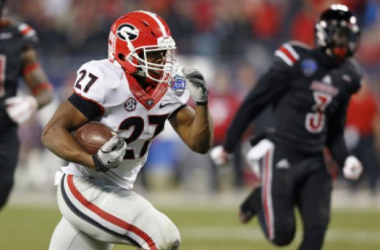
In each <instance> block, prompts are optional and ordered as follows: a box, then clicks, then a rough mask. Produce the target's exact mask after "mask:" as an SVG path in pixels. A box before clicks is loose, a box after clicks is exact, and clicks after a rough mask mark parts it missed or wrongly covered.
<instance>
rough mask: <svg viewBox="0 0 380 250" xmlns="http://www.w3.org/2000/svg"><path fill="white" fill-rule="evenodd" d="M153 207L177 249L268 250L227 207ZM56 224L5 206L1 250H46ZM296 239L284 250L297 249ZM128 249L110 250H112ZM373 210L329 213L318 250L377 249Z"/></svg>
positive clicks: (41, 213)
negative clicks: (171, 230) (178, 240)
mask: <svg viewBox="0 0 380 250" xmlns="http://www.w3.org/2000/svg"><path fill="white" fill-rule="evenodd" d="M158 208H159V209H160V210H161V211H162V212H164V213H166V214H167V215H168V216H169V217H170V218H171V219H172V220H173V221H174V222H175V224H176V225H177V226H178V228H179V230H180V232H181V236H182V246H181V250H194V249H196V250H214V249H217V250H235V249H236V250H248V249H249V250H255V249H258V250H271V249H279V248H276V247H275V246H273V245H271V244H269V243H268V242H267V241H266V240H264V238H263V235H262V233H261V231H260V229H259V227H258V226H257V221H256V220H254V221H253V222H251V223H250V224H248V225H240V224H238V222H237V220H236V211H235V208H234V207H232V206H227V207H220V206H212V207H207V206H199V207H197V206H191V207H181V206H175V207H174V208H170V206H165V207H162V208H160V207H159V206H158ZM59 219H60V213H59V211H58V209H57V208H56V207H54V206H53V207H46V206H45V207H36V206H33V207H25V206H17V205H9V206H8V207H6V208H5V209H4V210H3V211H2V212H1V213H0V249H1V250H42V249H47V248H48V244H49V239H50V236H51V233H52V231H53V229H54V227H55V225H56V223H57V222H58V221H59ZM300 238H301V234H300V233H299V232H298V234H297V236H296V239H295V240H294V242H293V243H292V244H291V245H290V246H287V247H284V248H281V249H284V250H290V249H292V250H294V249H297V245H298V243H299V241H300ZM122 249H134V248H131V247H126V246H115V247H114V248H113V250H122ZM379 249H380V211H379V210H378V209H356V210H353V209H339V210H337V209H335V210H334V212H333V215H332V221H331V225H330V229H329V231H328V234H327V239H326V242H325V246H324V250H379Z"/></svg>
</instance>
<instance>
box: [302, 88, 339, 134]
mask: <svg viewBox="0 0 380 250" xmlns="http://www.w3.org/2000/svg"><path fill="white" fill-rule="evenodd" d="M313 95H314V100H315V102H316V104H315V105H314V106H313V108H312V110H315V112H313V113H308V114H307V115H306V121H305V125H306V129H307V130H308V131H309V132H310V133H313V134H316V133H320V132H321V131H322V130H323V127H324V126H325V113H324V111H325V110H326V107H327V106H328V105H329V104H330V102H331V99H332V97H331V96H330V95H327V94H324V93H321V92H314V93H313Z"/></svg>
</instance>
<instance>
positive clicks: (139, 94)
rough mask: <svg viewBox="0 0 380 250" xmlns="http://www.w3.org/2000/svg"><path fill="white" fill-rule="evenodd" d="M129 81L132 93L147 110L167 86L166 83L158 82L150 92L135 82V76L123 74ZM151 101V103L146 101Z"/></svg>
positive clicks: (159, 98)
mask: <svg viewBox="0 0 380 250" xmlns="http://www.w3.org/2000/svg"><path fill="white" fill-rule="evenodd" d="M125 75H126V77H127V80H128V83H129V88H130V89H131V92H132V94H133V95H134V96H135V97H136V99H137V101H138V102H139V103H141V104H142V105H143V106H144V107H145V108H146V109H147V110H151V109H152V108H153V107H154V106H155V105H156V104H157V103H158V102H159V101H160V100H161V98H162V97H163V96H164V95H165V93H166V91H167V89H168V86H167V84H164V83H160V84H158V85H157V86H156V87H155V88H154V89H151V91H150V93H147V92H145V90H144V89H143V88H142V87H141V85H140V84H139V83H138V82H137V80H136V78H134V77H133V76H131V75H130V74H128V73H126V74H125ZM150 101H153V103H152V104H151V105H149V104H148V103H149V102H150Z"/></svg>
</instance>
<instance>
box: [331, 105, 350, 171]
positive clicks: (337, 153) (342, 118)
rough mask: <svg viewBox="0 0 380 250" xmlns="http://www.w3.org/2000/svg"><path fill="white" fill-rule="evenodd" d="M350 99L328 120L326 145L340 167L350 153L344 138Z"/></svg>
mask: <svg viewBox="0 0 380 250" xmlns="http://www.w3.org/2000/svg"><path fill="white" fill-rule="evenodd" d="M347 106H348V101H346V102H345V103H344V104H342V105H341V107H340V108H339V110H338V111H337V113H336V115H334V116H333V118H332V119H331V120H329V122H328V127H327V140H326V146H327V147H328V149H329V150H330V153H331V155H332V157H333V158H334V160H335V161H336V162H337V164H338V165H339V167H340V168H343V165H344V161H345V160H346V158H347V156H348V155H349V152H348V149H347V145H346V141H345V140H344V126H345V123H346V112H347Z"/></svg>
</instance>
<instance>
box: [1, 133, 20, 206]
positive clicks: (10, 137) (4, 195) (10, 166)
mask: <svg viewBox="0 0 380 250" xmlns="http://www.w3.org/2000/svg"><path fill="white" fill-rule="evenodd" d="M19 146H20V143H19V139H18V134H17V127H12V128H1V132H0V209H1V208H3V207H4V205H5V203H6V202H7V200H8V197H9V194H10V192H11V190H12V186H13V180H14V172H15V169H16V166H17V160H18V154H19Z"/></svg>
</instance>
